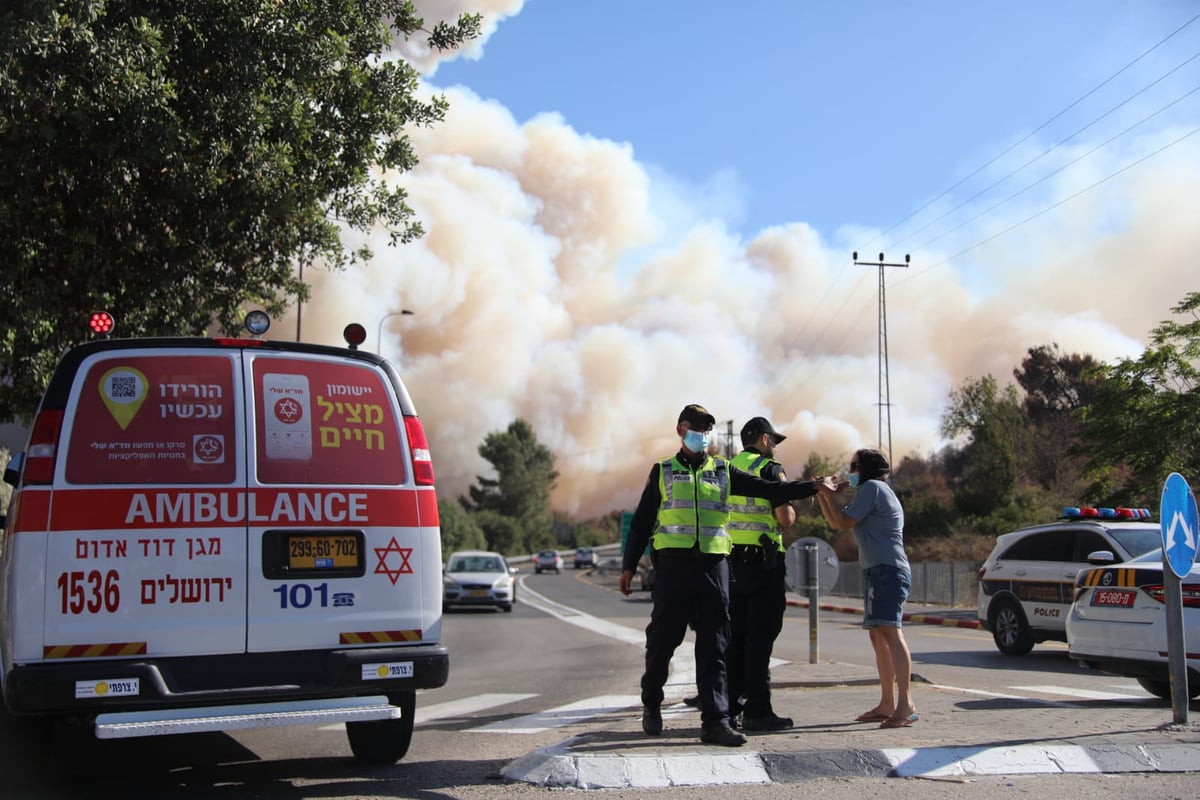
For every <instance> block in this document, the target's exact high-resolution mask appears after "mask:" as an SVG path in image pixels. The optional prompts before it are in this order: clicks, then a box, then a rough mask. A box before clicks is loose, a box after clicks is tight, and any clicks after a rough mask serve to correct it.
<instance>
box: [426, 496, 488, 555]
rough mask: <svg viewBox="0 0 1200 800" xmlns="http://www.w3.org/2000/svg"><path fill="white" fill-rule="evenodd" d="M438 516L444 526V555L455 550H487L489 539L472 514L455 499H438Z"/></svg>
mask: <svg viewBox="0 0 1200 800" xmlns="http://www.w3.org/2000/svg"><path fill="white" fill-rule="evenodd" d="M438 518H439V519H440V521H441V527H442V557H443V558H444V557H445V556H447V555H449V554H450V553H453V552H454V551H455V550H485V549H487V539H486V538H485V537H484V535H483V528H481V527H479V523H478V522H476V521H475V520H474V519H473V518H472V517H471V515H470V514H468V513H467V512H466V509H464V508H463V507H462V506H461V505H459V504H458V503H456V502H454V501H453V500H441V499H439V500H438Z"/></svg>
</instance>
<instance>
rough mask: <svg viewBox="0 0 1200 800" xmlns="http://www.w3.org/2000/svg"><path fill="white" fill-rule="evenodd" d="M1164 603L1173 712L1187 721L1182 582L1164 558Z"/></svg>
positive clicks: (1177, 718)
mask: <svg viewBox="0 0 1200 800" xmlns="http://www.w3.org/2000/svg"><path fill="white" fill-rule="evenodd" d="M1163 562H1164V563H1163V594H1164V595H1165V597H1164V598H1163V600H1164V601H1165V602H1166V614H1167V666H1168V669H1169V670H1170V674H1171V709H1172V710H1173V711H1174V712H1175V722H1176V723H1179V724H1183V723H1185V722H1187V721H1188V686H1187V655H1186V652H1187V647H1186V646H1185V642H1184V638H1183V590H1182V581H1181V580H1180V578H1179V576H1178V575H1176V574H1175V573H1174V572H1173V571H1172V570H1171V569H1170V567H1169V566H1168V565H1167V564H1166V556H1163Z"/></svg>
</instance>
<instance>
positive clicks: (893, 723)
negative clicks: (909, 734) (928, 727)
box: [879, 711, 921, 728]
mask: <svg viewBox="0 0 1200 800" xmlns="http://www.w3.org/2000/svg"><path fill="white" fill-rule="evenodd" d="M920 718H921V715H920V714H918V713H917V712H915V711H914V712H913V713H911V714H909V715H908V716H907V717H888V718H887V719H885V720H884V721H883V722H881V723H880V724H879V727H881V728H907V727H908V726H909V725H912V724H913V723H914V722H916V721H917V720H919V719H920Z"/></svg>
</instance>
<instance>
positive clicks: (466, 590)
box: [442, 550, 517, 611]
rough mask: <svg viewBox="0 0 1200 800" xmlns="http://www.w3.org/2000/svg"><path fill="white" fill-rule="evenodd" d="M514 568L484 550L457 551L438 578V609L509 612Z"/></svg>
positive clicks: (514, 587)
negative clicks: (481, 608) (484, 608)
mask: <svg viewBox="0 0 1200 800" xmlns="http://www.w3.org/2000/svg"><path fill="white" fill-rule="evenodd" d="M516 574H517V568H516V567H510V566H509V565H508V562H507V561H505V560H504V556H502V555H500V554H499V553H493V552H489V551H486V550H460V551H459V552H457V553H451V554H450V558H449V559H447V560H446V572H445V574H443V575H442V591H443V597H442V605H443V606H444V607H446V608H449V607H450V606H496V607H497V608H499V609H502V610H504V611H512V610H513V603H515V602H516V601H517V580H516V578H515V577H513V576H514V575H516Z"/></svg>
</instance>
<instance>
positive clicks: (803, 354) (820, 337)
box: [793, 14, 1200, 358]
mask: <svg viewBox="0 0 1200 800" xmlns="http://www.w3.org/2000/svg"><path fill="white" fill-rule="evenodd" d="M1197 20H1200V14H1197V15H1195V16H1193V17H1192V18H1191V19H1189V20H1187V21H1186V22H1184V23H1183V24H1182V25H1180V26H1179V27H1178V28H1176V29H1175V30H1173V31H1172V32H1171V33H1169V34H1167V35H1166V36H1164V37H1163V38H1162V39H1160V40H1159V41H1158V42H1156V43H1155V44H1154V45H1152V46H1151V47H1149V48H1147V49H1146V50H1145V51H1143V52H1142V53H1141V54H1140V55H1138V56H1137V57H1136V58H1134V59H1133V60H1132V61H1130V62H1129V63H1127V64H1126V65H1125V66H1123V67H1121V68H1120V69H1119V70H1117V71H1116V72H1114V73H1113V74H1112V75H1110V76H1108V77H1107V78H1105V79H1104V80H1103V81H1101V82H1100V83H1098V84H1097V85H1096V86H1095V87H1093V88H1092V89H1091V90H1089V91H1088V92H1086V93H1085V94H1083V95H1081V96H1080V97H1078V98H1077V99H1076V100H1074V101H1073V102H1071V103H1070V104H1069V105H1067V106H1066V107H1064V108H1063V109H1062V110H1061V111H1059V112H1058V113H1057V114H1055V115H1054V116H1052V117H1050V119H1048V120H1046V121H1045V122H1043V123H1042V124H1041V125H1039V126H1038V127H1037V128H1035V129H1034V130H1032V131H1030V132H1029V133H1028V134H1026V135H1025V136H1023V137H1022V138H1021V139H1019V140H1018V141H1016V142H1014V143H1013V144H1012V145H1010V146H1009V147H1007V148H1005V149H1004V150H1003V151H1001V152H1000V153H998V154H997V155H995V156H994V157H992V158H991V159H990V160H988V161H987V162H986V163H984V164H982V165H981V166H980V167H978V168H977V169H975V170H974V171H973V172H971V173H970V174H969V175H967V176H966V177H964V178H963V179H961V180H959V181H958V182H957V183H955V184H954V185H952V186H950V187H949V188H948V189H946V190H945V191H943V192H941V193H940V194H939V195H937V196H936V197H934V198H933V199H931V200H930V201H928V202H927V203H925V204H924V205H922V206H921V207H920V208H917V209H916V210H914V211H913V212H911V213H910V214H908V215H907V216H905V217H903V218H902V219H900V220H898V221H897V222H896V223H894V224H892V225H891V226H890V227H888V228H887V229H885V230H884V231H882V232H880V234H879V235H878V236H876V237H875V238H874V239H872V240H871V241H872V243H874V242H876V241H878V240H879V239H881V238H883V237H884V236H885V235H886V234H887V233H889V232H890V231H893V230H895V229H896V228H897V227H899V226H900V225H902V224H903V223H904V222H906V221H908V220H909V219H912V218H913V217H914V216H916V215H917V214H919V213H920V212H921V211H923V210H925V209H926V208H928V207H929V206H931V205H932V204H934V203H936V202H937V201H938V200H940V199H941V198H943V197H945V196H946V195H948V194H949V193H951V192H952V191H954V190H955V189H957V188H958V187H959V186H962V185H963V184H964V183H966V182H967V181H968V180H970V179H971V178H973V177H975V176H976V175H978V174H979V173H980V172H982V171H983V170H985V169H987V168H988V167H989V166H991V165H992V164H994V163H995V162H996V161H998V160H1000V159H1001V158H1003V157H1004V156H1005V155H1007V154H1008V153H1010V152H1011V151H1012V150H1014V149H1015V148H1016V147H1018V146H1019V145H1021V144H1022V143H1024V142H1025V141H1027V140H1028V139H1030V138H1031V137H1032V136H1034V135H1036V134H1037V133H1039V132H1040V131H1042V130H1043V129H1045V128H1046V127H1047V126H1048V125H1050V124H1051V123H1053V122H1055V121H1056V120H1058V119H1059V118H1060V117H1062V116H1063V115H1064V114H1066V113H1067V112H1068V111H1070V110H1071V109H1072V108H1074V107H1076V106H1077V105H1079V104H1080V103H1082V102H1083V101H1084V100H1086V99H1087V98H1088V97H1091V96H1092V95H1093V94H1095V93H1096V92H1097V91H1099V90H1100V89H1102V88H1103V87H1104V86H1106V85H1108V84H1109V83H1111V82H1112V81H1113V80H1114V79H1116V78H1117V77H1119V76H1120V75H1121V74H1123V73H1124V72H1126V71H1127V70H1129V69H1130V68H1131V67H1133V66H1134V65H1135V64H1137V63H1138V62H1140V61H1141V60H1142V59H1144V58H1145V57H1146V56H1148V55H1149V54H1150V53H1152V52H1154V51H1155V50H1157V49H1158V48H1159V47H1161V46H1162V45H1164V44H1165V43H1166V42H1168V41H1169V40H1170V39H1172V38H1173V37H1175V36H1176V35H1178V34H1179V33H1180V32H1181V31H1183V30H1184V29H1185V28H1187V27H1188V26H1190V25H1192V24H1194V23H1195V22H1196V21H1197ZM1198 57H1200V53H1198V54H1196V55H1193V56H1192V57H1191V58H1188V59H1187V60H1185V61H1184V62H1183V63H1181V64H1179V65H1178V66H1176V67H1175V68H1173V69H1171V70H1169V71H1168V72H1167V73H1165V74H1163V75H1161V76H1160V77H1158V78H1157V79H1155V80H1154V81H1153V82H1151V83H1150V84H1148V85H1147V86H1145V87H1143V88H1142V89H1140V90H1139V91H1138V92H1136V93H1135V94H1133V95H1131V96H1130V97H1128V98H1126V99H1125V100H1123V101H1122V102H1121V103H1119V104H1117V105H1116V106H1114V107H1113V108H1112V109H1110V110H1109V111H1107V112H1105V114H1102V115H1101V116H1100V117H1097V118H1096V119H1095V120H1093V121H1092V122H1091V123H1089V124H1088V125H1086V126H1084V127H1083V128H1080V129H1079V130H1078V131H1076V132H1075V133H1074V134H1072V135H1071V136H1069V137H1067V138H1066V139H1063V140H1062V141H1060V142H1059V143H1058V144H1056V145H1054V146H1053V147H1051V148H1049V149H1047V150H1046V151H1044V152H1043V153H1042V154H1041V155H1039V156H1038V157H1037V158H1034V159H1032V160H1031V161H1029V162H1027V163H1026V164H1024V165H1022V166H1021V167H1019V168H1017V169H1016V170H1014V171H1012V172H1010V173H1009V174H1008V175H1006V176H1005V177H1004V178H1001V179H1000V180H998V181H996V182H995V183H993V184H992V185H991V186H989V187H987V189H984V190H982V191H981V192H978V193H976V194H975V195H973V196H972V197H971V198H969V199H968V200H966V201H964V202H963V203H960V204H959V205H957V206H955V208H953V209H951V210H950V211H949V212H947V213H946V214H943V215H941V216H940V217H938V218H937V219H935V220H933V221H932V222H930V223H928V224H926V225H925V226H922V227H921V228H919V229H918V230H917V231H915V232H913V233H911V234H909V235H907V236H905V237H903V238H901V239H899V240H897V242H894V243H893V244H895V243H898V242H903V241H905V240H906V239H908V238H910V237H911V236H913V235H915V234H916V233H920V232H921V231H922V230H925V229H926V228H928V227H929V226H930V225H932V224H934V223H936V222H937V221H939V220H941V219H944V218H945V217H946V216H948V215H949V214H950V213H953V212H954V211H956V210H958V209H960V208H962V207H963V206H964V205H966V204H967V203H969V202H971V200H974V199H976V198H978V197H979V196H981V195H982V194H984V193H986V192H987V191H989V190H991V189H992V188H995V187H996V186H998V185H999V184H1000V183H1003V181H1005V180H1007V179H1008V178H1009V177H1012V175H1015V174H1016V173H1017V172H1020V171H1021V170H1023V169H1025V168H1026V167H1028V166H1029V165H1030V164H1032V163H1033V162H1034V161H1037V160H1038V159H1039V158H1041V157H1042V156H1044V155H1046V154H1047V153H1049V152H1051V151H1053V150H1054V149H1056V148H1058V147H1060V146H1061V145H1063V144H1065V143H1066V142H1067V141H1069V140H1070V139H1071V138H1073V137H1074V136H1077V135H1078V134H1079V133H1082V132H1083V131H1085V130H1087V129H1088V128H1089V127H1091V126H1092V125H1094V124H1095V123H1096V122H1098V121H1099V120H1101V119H1104V118H1105V117H1107V116H1108V115H1110V114H1112V113H1113V112H1114V111H1116V110H1117V109H1119V108H1121V107H1122V106H1123V105H1125V104H1127V103H1128V102H1130V101H1131V100H1133V99H1134V98H1136V97H1138V96H1139V95H1141V94H1143V93H1144V92H1146V91H1147V90H1149V89H1150V88H1152V87H1153V86H1155V85H1157V84H1158V83H1160V82H1161V81H1162V80H1164V79H1165V78H1167V77H1168V76H1170V75H1171V74H1173V73H1175V72H1177V71H1178V70H1179V69H1181V68H1183V67H1184V66H1185V65H1187V64H1189V63H1191V62H1192V61H1194V60H1195V59H1196V58H1198ZM1194 91H1195V90H1193V92H1194ZM1193 92H1189V93H1188V94H1186V95H1184V96H1183V97H1181V98H1179V99H1177V100H1175V101H1173V102H1172V103H1171V104H1169V105H1168V106H1166V107H1164V108H1162V109H1159V111H1156V112H1155V113H1154V114H1151V115H1150V116H1149V117H1146V118H1145V119H1143V120H1142V121H1141V122H1139V123H1137V125H1140V124H1142V123H1143V122H1145V121H1147V120H1148V119H1150V118H1152V117H1153V116H1155V115H1157V114H1158V113H1161V112H1162V111H1164V110H1166V108H1170V107H1171V106H1172V105H1174V104H1175V103H1178V102H1179V101H1180V100H1182V99H1184V98H1185V97H1188V96H1190V95H1191V94H1192V93H1193ZM1137 125H1133V126H1131V127H1130V128H1128V129H1126V131H1124V132H1122V134H1118V136H1117V137H1112V139H1109V140H1108V141H1106V142H1105V143H1104V144H1103V145H1100V147H1103V146H1104V145H1107V144H1109V143H1110V142H1111V141H1113V139H1116V138H1118V137H1119V136H1120V135H1123V134H1124V133H1127V132H1128V131H1130V130H1132V129H1133V128H1136V127H1137ZM1184 138H1186V137H1184ZM1168 146H1169V145H1168ZM1096 149H1099V147H1097V148H1093V149H1092V150H1090V151H1089V152H1088V153H1087V154H1085V156H1086V155H1089V154H1090V153H1092V152H1095V150H1096ZM1160 150H1161V149H1160ZM1157 152H1160V151H1155V153H1157ZM1155 153H1151V154H1150V155H1151V156H1152V155H1155ZM1085 156H1081V158H1082V157H1085ZM1148 157H1149V156H1147V158H1148ZM1078 160H1079V159H1075V161H1078ZM1142 160H1145V159H1140V160H1139V161H1137V162H1134V163H1133V164H1131V165H1129V166H1128V167H1126V169H1128V168H1130V167H1132V166H1135V165H1136V164H1138V163H1141V161H1142ZM1075 161H1072V162H1070V163H1075ZM1069 165H1070V164H1068V165H1066V166H1069ZM1061 169H1062V168H1060V169H1059V170H1057V171H1056V172H1058V171H1061ZM1053 174H1056V173H1051V175H1047V176H1045V177H1043V178H1042V179H1041V180H1039V181H1037V182H1035V183H1034V184H1031V185H1030V186H1028V187H1026V188H1025V189H1023V190H1021V191H1020V192H1017V193H1016V194H1014V195H1011V196H1010V197H1008V198H1006V199H1005V200H1004V201H1001V203H997V204H996V205H993V206H991V207H989V208H988V209H987V210H985V211H984V212H981V213H980V214H977V215H976V216H974V217H972V218H971V219H970V220H967V221H966V222H971V221H974V220H976V219H978V218H979V217H980V216H982V215H983V214H986V213H988V212H990V211H992V210H994V209H995V208H997V207H998V206H999V205H1002V204H1003V203H1004V202H1008V201H1009V200H1011V199H1013V198H1015V197H1016V196H1017V195H1019V194H1021V193H1023V192H1024V191H1027V190H1028V189H1029V188H1032V187H1033V186H1036V185H1037V184H1038V183H1041V182H1043V181H1045V180H1046V179H1047V178H1049V177H1051V176H1052V175H1053ZM1116 174H1119V173H1114V175H1110V176H1109V177H1110V178H1111V177H1115V175H1116ZM1105 180H1107V179H1105ZM1103 182H1104V181H1100V182H1099V183H1103ZM1097 185H1098V184H1097ZM1085 191H1087V190H1085ZM1076 196H1078V195H1072V197H1071V198H1066V199H1065V200H1063V201H1061V202H1060V203H1057V204H1055V205H1054V206H1051V207H1049V208H1046V209H1043V210H1042V211H1040V212H1038V213H1037V214H1035V215H1033V216H1032V217H1029V218H1028V219H1027V220H1025V221H1031V220H1033V219H1036V218H1037V217H1038V216H1040V215H1042V214H1044V213H1047V212H1048V211H1050V210H1052V209H1053V208H1056V207H1057V206H1058V205H1061V204H1062V203H1063V202H1067V201H1069V200H1070V199H1072V198H1073V197H1076ZM1025 221H1023V222H1021V223H1017V225H1015V226H1012V227H1018V226H1019V225H1021V224H1024V222H1025ZM966 222H964V223H960V224H959V225H956V226H955V227H954V228H951V229H950V230H949V231H946V232H945V233H943V234H941V235H939V236H938V237H937V238H935V239H933V240H931V241H929V242H927V243H926V244H924V245H922V246H921V247H926V246H928V245H929V244H932V243H933V242H936V241H937V240H938V239H940V238H943V237H944V236H946V235H948V234H949V233H951V232H953V231H954V230H957V229H959V228H961V227H962V226H963V225H964V224H966ZM1011 229H1012V228H1011V227H1010V228H1008V229H1005V231H1002V232H1001V233H1000V234H996V235H995V236H992V237H989V239H987V240H984V241H983V242H979V243H977V244H976V245H973V246H972V247H970V248H967V249H966V250H963V251H961V252H960V253H959V254H960V255H961V254H962V253H966V252H970V251H971V250H973V249H975V248H976V247H979V246H981V245H982V244H985V243H986V242H987V241H991V239H994V238H996V236H999V235H1003V233H1005V232H1007V231H1008V230H1011ZM915 249H921V248H915ZM952 258H953V257H952ZM949 260H951V259H945V260H943V261H939V262H937V263H936V264H933V265H931V266H929V267H927V268H925V269H923V270H921V271H920V272H916V273H912V274H910V275H909V276H908V278H906V279H905V281H907V280H908V279H910V278H915V277H917V276H918V275H922V274H924V273H926V272H928V271H929V270H930V269H933V268H935V267H937V266H940V265H942V264H945V263H947V262H948V261H949ZM843 269H844V267H843ZM840 273H841V271H839V273H838V274H840ZM861 282H862V280H861V279H860V280H859V281H858V282H856V283H855V284H854V285H853V286H852V287H851V289H850V290H849V292H848V293H847V295H846V298H845V299H844V300H843V301H842V303H841V304H840V305H839V306H838V308H837V309H836V311H835V312H834V313H833V314H831V315H830V317H829V318H828V322H826V324H825V326H824V327H823V328H822V329H821V331H820V332H819V333H818V334H817V335H816V336H815V337H813V338H812V339H810V340H808V341H809V344H808V346H806V347H805V349H804V350H803V351H802V352H801V354H800V357H801V358H804V357H807V356H808V355H809V353H811V352H812V350H813V348H814V346H815V345H817V344H819V343H820V342H821V341H823V339H824V337H825V334H826V332H827V331H828V330H829V329H830V327H831V326H832V324H833V322H834V320H835V319H836V318H837V316H838V314H839V313H840V312H841V310H842V309H843V308H844V307H845V306H846V304H847V303H849V301H850V298H851V296H852V295H853V293H854V291H855V290H856V289H857V288H858V286H859V284H861ZM902 282H903V281H902ZM835 283H836V282H835V281H833V280H831V281H830V285H829V287H828V288H827V289H826V291H825V293H824V295H822V297H821V300H820V301H819V302H818V304H817V306H816V307H817V308H822V307H823V306H824V303H825V299H826V297H828V296H829V294H830V292H831V291H832V289H833V286H834V285H835ZM815 317H816V315H815V314H814V315H812V316H810V317H809V318H808V320H806V321H805V324H804V327H803V328H802V329H801V331H800V333H798V334H797V336H796V337H795V339H793V341H796V340H798V339H800V338H801V337H802V335H803V333H804V331H806V330H807V329H808V327H809V325H810V323H811V321H812V320H813V319H814V318H815ZM854 327H857V323H856V324H855V326H854Z"/></svg>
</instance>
